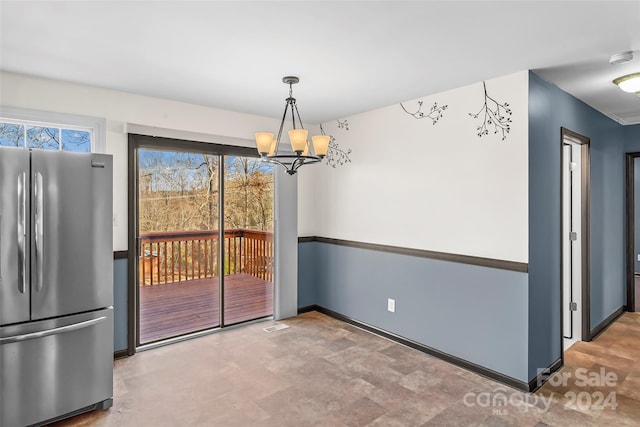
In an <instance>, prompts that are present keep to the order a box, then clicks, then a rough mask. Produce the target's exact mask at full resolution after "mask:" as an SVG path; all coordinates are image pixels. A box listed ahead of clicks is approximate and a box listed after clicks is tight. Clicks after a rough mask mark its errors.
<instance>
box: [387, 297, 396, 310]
mask: <svg viewBox="0 0 640 427" xmlns="http://www.w3.org/2000/svg"><path fill="white" fill-rule="evenodd" d="M387 310H389V311H390V312H392V313H395V312H396V300H394V299H391V298H389V299H388V300H387Z"/></svg>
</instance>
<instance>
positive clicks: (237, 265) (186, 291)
mask: <svg viewBox="0 0 640 427" xmlns="http://www.w3.org/2000/svg"><path fill="white" fill-rule="evenodd" d="M129 142H130V144H129V146H130V147H129V150H130V153H129V159H130V186H131V187H130V193H131V194H133V197H130V199H133V200H130V209H133V211H132V212H130V247H131V248H133V249H134V250H133V251H132V252H134V253H133V256H130V281H129V283H130V286H133V287H134V289H132V291H131V292H130V293H129V295H130V296H132V297H133V298H132V300H130V315H131V312H132V311H133V314H134V316H135V317H134V318H135V327H133V328H131V327H130V331H129V333H130V334H131V333H133V334H134V336H135V342H134V343H133V344H134V346H135V348H143V347H148V346H155V345H157V344H158V343H166V342H172V341H175V340H182V339H185V338H186V337H190V336H193V335H194V334H195V335H199V334H202V333H209V332H210V331H212V330H215V329H219V328H223V327H225V326H230V325H233V324H237V323H241V322H246V321H250V320H255V319H260V318H264V317H269V316H272V315H273V280H274V277H273V256H274V251H273V200H274V197H273V194H274V185H273V184H274V177H273V169H272V166H271V165H268V164H265V163H263V162H261V161H260V160H259V159H257V158H255V157H254V156H255V154H256V153H255V150H254V149H249V148H243V147H231V146H222V145H216V144H210V143H197V142H192V141H182V140H174V139H167V138H154V137H148V136H143V135H129ZM131 258H133V262H131ZM131 278H133V280H131ZM132 304H133V307H131V305H132ZM130 319H131V317H130ZM130 344H131V343H130Z"/></svg>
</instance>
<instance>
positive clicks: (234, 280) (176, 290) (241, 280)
mask: <svg viewBox="0 0 640 427" xmlns="http://www.w3.org/2000/svg"><path fill="white" fill-rule="evenodd" d="M224 300H225V313H224V314H225V324H226V325H231V324H234V323H238V322H243V321H246V320H251V319H257V318H260V317H264V316H270V315H272V314H273V283H271V282H267V281H264V280H262V279H259V278H257V277H254V276H251V275H248V274H245V273H241V274H231V275H227V276H225V289H224ZM219 301H220V295H219V288H218V278H217V277H214V278H210V279H197V280H190V281H184V282H176V283H170V284H164V285H154V286H144V287H140V343H141V344H145V343H149V342H153V341H157V340H160V339H165V338H169V337H173V336H177V335H182V334H186V333H190V332H196V331H199V330H203V329H208V328H214V327H217V326H219V316H220V315H219Z"/></svg>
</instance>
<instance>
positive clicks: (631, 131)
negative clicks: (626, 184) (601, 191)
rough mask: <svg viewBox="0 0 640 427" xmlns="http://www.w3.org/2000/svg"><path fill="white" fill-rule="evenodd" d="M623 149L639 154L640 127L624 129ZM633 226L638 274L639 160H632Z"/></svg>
mask: <svg viewBox="0 0 640 427" xmlns="http://www.w3.org/2000/svg"><path fill="white" fill-rule="evenodd" d="M624 147H625V150H624V151H625V152H626V153H639V152H640V125H634V126H625V127H624ZM634 162H635V163H634V166H635V167H634V180H635V182H634V190H635V194H634V200H633V202H634V216H635V218H634V224H635V239H634V240H635V244H634V246H635V251H634V255H633V259H634V263H635V270H634V271H635V272H636V273H640V262H639V261H638V254H640V159H639V158H636V159H635V160H634Z"/></svg>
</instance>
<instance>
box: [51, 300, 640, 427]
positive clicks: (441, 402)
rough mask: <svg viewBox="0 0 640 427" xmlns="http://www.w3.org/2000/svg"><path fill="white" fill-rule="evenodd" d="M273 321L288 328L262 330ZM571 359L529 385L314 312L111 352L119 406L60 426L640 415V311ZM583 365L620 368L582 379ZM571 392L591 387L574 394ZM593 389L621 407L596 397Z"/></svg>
mask: <svg viewBox="0 0 640 427" xmlns="http://www.w3.org/2000/svg"><path fill="white" fill-rule="evenodd" d="M274 323H284V324H286V325H288V326H289V328H286V329H282V330H279V331H276V332H271V333H267V332H266V331H264V330H263V328H265V327H267V326H270V325H272V324H274ZM566 363H567V366H566V367H565V368H563V370H562V372H560V374H558V375H563V372H564V373H565V374H564V375H565V376H566V373H569V372H571V373H572V374H573V375H574V376H573V377H572V378H570V379H569V381H567V385H566V386H556V387H551V386H550V384H549V383H548V384H547V385H545V386H544V387H543V388H542V389H541V390H540V391H538V392H537V393H534V394H527V393H523V392H520V391H516V390H513V389H510V388H508V387H505V386H503V385H501V384H498V383H496V382H494V381H491V380H489V379H486V378H484V377H481V376H479V375H476V374H474V373H472V372H469V371H466V370H464V369H461V368H458V367H455V366H452V365H450V364H447V363H445V362H443V361H441V360H439V359H436V358H433V357H431V356H428V355H425V354H424V353H421V352H419V351H416V350H414V349H411V348H408V347H404V346H402V345H400V344H397V343H395V342H392V341H389V340H386V339H383V338H380V337H378V336H376V335H372V334H370V333H368V332H365V331H362V330H360V329H357V328H355V327H353V326H351V325H348V324H345V323H343V322H341V321H338V320H335V319H332V318H329V317H327V316H324V315H322V314H319V313H317V312H310V313H306V314H303V315H300V316H297V317H295V318H291V319H286V320H285V321H283V322H273V321H265V322H260V323H255V324H249V325H243V326H240V327H237V328H232V329H229V330H227V331H225V332H220V333H215V334H212V335H208V336H205V337H200V338H197V339H193V340H189V341H185V342H181V343H176V344H172V345H169V346H165V347H160V348H155V349H153V350H148V351H144V352H140V353H138V354H136V355H135V356H133V357H130V358H126V359H120V360H116V361H115V373H114V389H115V390H114V394H115V404H114V406H113V407H112V408H111V409H109V410H107V411H94V412H92V413H88V414H84V415H80V416H77V417H75V418H72V419H69V420H66V421H62V422H59V423H57V424H56V426H57V427H60V426H93V425H95V426H118V427H128V426H136V427H137V426H154V427H156V426H158V427H162V426H242V427H245V426H295V427H300V426H331V427H342V426H531V427H534V426H535V427H545V426H580V427H588V426H616V427H618V426H619V427H624V426H636V427H637V426H638V425H639V423H638V420H640V314H638V313H626V314H624V316H622V317H621V318H620V319H619V320H618V321H617V322H616V323H615V324H614V325H612V326H611V327H610V328H608V329H607V330H606V331H605V332H604V333H603V334H602V335H600V336H599V337H598V338H597V339H596V340H595V341H593V342H590V343H578V344H576V345H574V346H573V347H572V348H571V349H570V350H569V351H567V353H566ZM580 368H582V369H584V370H586V371H585V372H587V373H596V374H597V375H600V373H604V374H605V375H609V376H610V374H609V373H615V374H616V376H617V379H616V380H615V384H614V385H612V386H606V387H605V386H602V387H600V386H598V385H593V384H592V385H588V386H581V385H579V384H578V381H576V380H577V379H578V377H577V376H576V375H577V373H578V372H579V371H577V369H580ZM554 378H557V376H556V377H554ZM572 392H573V393H574V394H576V393H577V394H579V393H586V394H584V395H583V397H582V398H580V399H581V402H580V404H575V402H574V403H573V404H572V402H571V396H572V395H571V394H570V393H572ZM598 392H601V393H603V394H604V393H605V392H606V393H610V392H613V393H614V396H615V398H616V402H617V406H616V408H615V409H612V408H604V409H598V408H597V405H595V403H597V402H596V401H597V399H598V397H597V396H598V394H597V393H598ZM586 396H589V397H588V399H591V400H589V402H590V404H589V405H586V403H588V399H587V397H586ZM487 397H488V399H487ZM501 398H504V399H506V402H507V403H506V404H505V405H501V403H502V402H503V400H502V399H501Z"/></svg>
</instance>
